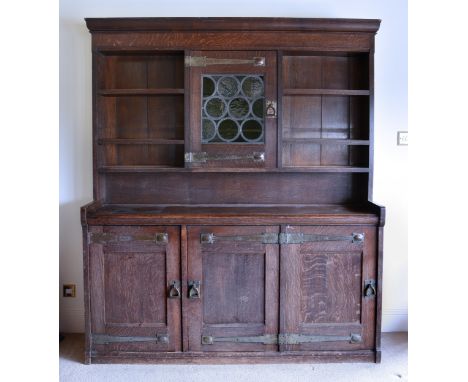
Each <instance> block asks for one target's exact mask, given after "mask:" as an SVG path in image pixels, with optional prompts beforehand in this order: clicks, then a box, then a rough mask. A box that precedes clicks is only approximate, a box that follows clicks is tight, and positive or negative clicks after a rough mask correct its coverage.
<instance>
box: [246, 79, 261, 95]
mask: <svg viewBox="0 0 468 382" xmlns="http://www.w3.org/2000/svg"><path fill="white" fill-rule="evenodd" d="M242 91H243V92H244V94H245V95H246V96H247V97H251V98H253V97H260V96H262V95H263V81H262V80H261V79H260V78H259V77H247V78H245V79H244V81H243V82H242Z"/></svg>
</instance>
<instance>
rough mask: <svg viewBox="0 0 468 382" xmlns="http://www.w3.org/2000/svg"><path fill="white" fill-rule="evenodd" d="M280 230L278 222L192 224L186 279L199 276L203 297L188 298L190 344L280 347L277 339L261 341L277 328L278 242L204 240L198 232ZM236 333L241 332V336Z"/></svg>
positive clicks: (225, 347) (232, 347) (227, 347)
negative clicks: (262, 224) (271, 224)
mask: <svg viewBox="0 0 468 382" xmlns="http://www.w3.org/2000/svg"><path fill="white" fill-rule="evenodd" d="M278 230H279V229H278V227H198V226H193V227H189V228H188V248H189V251H188V266H187V269H188V270H187V272H188V280H199V281H200V282H201V297H200V298H199V299H188V301H187V304H185V308H184V314H185V315H186V317H189V318H188V320H189V321H190V322H189V324H188V342H189V350H191V351H215V352H217V351H265V350H277V345H276V344H274V343H272V342H270V343H268V344H267V343H263V342H262V340H261V339H262V338H263V337H262V336H266V337H265V338H267V339H271V338H273V337H274V336H276V335H277V332H278V265H279V263H278V262H279V251H278V245H275V244H262V243H260V242H242V241H232V242H230V241H226V242H216V243H212V244H208V243H203V244H202V243H201V242H200V238H201V234H204V233H214V234H215V235H221V236H222V235H227V236H236V235H239V236H242V235H247V236H248V235H255V234H259V233H265V232H269V233H275V232H276V233H278ZM203 337H210V338H212V339H213V343H210V344H208V343H207V342H206V341H205V340H202V338H203ZM233 337H237V338H240V340H239V341H240V342H236V341H235V340H234V339H233ZM246 337H254V338H256V339H257V340H258V341H260V342H255V341H256V340H255V339H254V340H252V341H251V340H249V339H246ZM258 338H260V339H258ZM244 341H246V342H244ZM266 342H268V341H266Z"/></svg>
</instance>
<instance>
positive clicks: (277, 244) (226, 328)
mask: <svg viewBox="0 0 468 382" xmlns="http://www.w3.org/2000/svg"><path fill="white" fill-rule="evenodd" d="M181 229H182V230H184V232H183V234H182V235H181V232H180V230H181ZM185 230H186V231H185ZM181 237H183V238H184V240H183V241H181ZM88 243H89V247H88V248H89V250H88V254H89V256H88V259H89V270H88V280H89V285H88V289H89V292H88V294H89V297H90V299H89V314H88V316H89V328H90V332H91V333H90V335H89V341H88V344H89V345H88V346H89V348H90V354H91V357H93V356H99V355H102V356H106V355H116V354H117V355H120V356H123V357H125V354H127V355H128V356H129V357H131V356H134V355H135V354H154V356H153V357H154V358H157V357H158V356H157V354H158V352H164V353H165V354H166V356H163V355H162V354H161V356H163V357H168V356H169V354H170V353H177V354H179V355H180V357H181V358H183V357H184V356H185V357H189V358H190V357H196V356H197V355H201V354H204V355H205V356H207V357H209V356H210V354H211V356H213V357H217V356H221V355H223V354H224V355H226V354H232V355H233V356H235V354H236V353H237V354H241V353H242V354H243V356H245V354H256V355H259V354H261V353H262V354H269V355H270V356H271V355H272V354H273V355H274V354H278V356H281V355H284V354H286V353H287V354H288V355H291V354H304V355H306V354H308V355H309V356H311V357H312V356H313V355H314V354H319V353H320V352H329V353H327V354H332V353H330V352H345V353H346V352H347V351H350V352H353V351H368V352H369V355H370V354H371V352H372V351H374V350H375V348H376V294H377V287H378V286H377V285H376V278H377V277H376V276H377V275H376V270H377V264H376V261H377V260H376V251H377V244H376V227H372V226H279V225H277V226H189V227H182V228H181V227H179V226H127V227H124V226H99V227H98V226H93V227H90V228H89V232H88ZM181 248H182V252H181ZM246 352H250V353H246ZM343 354H344V353H343ZM205 358H206V357H205ZM369 360H370V358H369Z"/></svg>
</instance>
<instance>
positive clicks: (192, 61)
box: [185, 56, 265, 67]
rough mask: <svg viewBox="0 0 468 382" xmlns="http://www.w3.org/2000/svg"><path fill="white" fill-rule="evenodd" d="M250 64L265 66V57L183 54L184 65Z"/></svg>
mask: <svg viewBox="0 0 468 382" xmlns="http://www.w3.org/2000/svg"><path fill="white" fill-rule="evenodd" d="M240 64H252V65H253V66H265V57H253V58H252V59H241V58H212V57H206V56H185V66H188V67H190V66H202V67H204V66H208V65H240Z"/></svg>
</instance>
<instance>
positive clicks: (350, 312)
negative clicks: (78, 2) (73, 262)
mask: <svg viewBox="0 0 468 382" xmlns="http://www.w3.org/2000/svg"><path fill="white" fill-rule="evenodd" d="M86 23H87V26H88V28H89V30H90V31H91V34H92V52H93V63H92V65H93V66H92V67H93V182H94V201H93V202H92V203H90V204H88V205H86V206H84V207H83V208H82V210H81V219H82V225H83V241H84V245H83V248H84V251H83V255H84V278H85V305H86V350H85V352H86V355H85V359H86V363H91V362H92V363H122V362H147V363H240V362H252V363H253V362H330V361H360V362H362V361H367V362H379V361H380V328H381V306H382V241H383V225H384V220H385V209H384V208H383V207H381V206H378V205H376V204H374V203H372V202H371V200H372V181H373V179H372V178H373V148H374V145H373V110H374V109H373V102H374V85H373V78H374V37H375V33H376V32H377V30H378V28H379V24H380V21H379V20H352V19H287V18H108V19H107V18H104V19H103V18H92V19H86Z"/></svg>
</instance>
